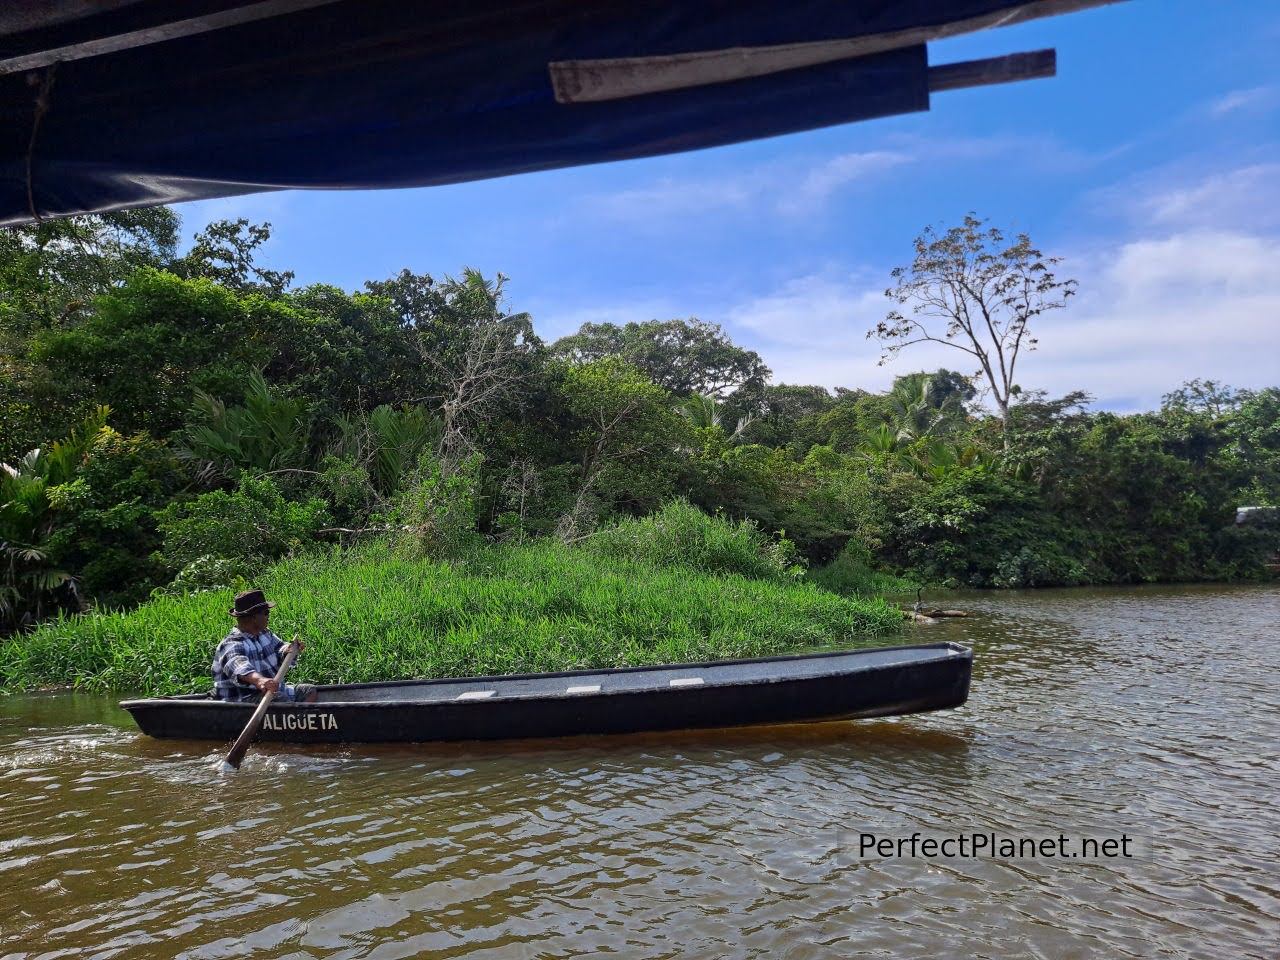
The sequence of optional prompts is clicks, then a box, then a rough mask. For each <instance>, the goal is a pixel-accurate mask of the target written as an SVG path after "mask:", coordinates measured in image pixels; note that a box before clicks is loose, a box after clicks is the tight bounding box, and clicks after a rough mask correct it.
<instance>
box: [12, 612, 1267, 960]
mask: <svg viewBox="0 0 1280 960" xmlns="http://www.w3.org/2000/svg"><path fill="white" fill-rule="evenodd" d="M949 602H950V603H957V602H958V603H961V604H962V605H964V606H966V607H967V608H969V609H971V610H973V611H975V612H976V613H978V614H979V616H978V617H976V618H974V619H970V620H963V621H960V620H957V621H950V622H946V623H941V624H939V625H937V626H934V627H923V628H919V629H918V631H917V635H918V637H919V639H929V640H932V639H939V640H941V639H953V640H959V641H961V642H968V643H970V644H972V646H973V647H974V649H975V655H976V659H975V677H974V687H973V696H972V698H971V699H970V701H969V703H968V705H966V706H965V707H964V708H962V709H960V710H956V711H948V712H944V713H938V714H933V715H928V716H922V717H910V718H902V719H899V720H894V721H875V722H862V723H846V724H824V725H817V726H808V727H785V728H769V729H756V730H736V731H713V732H701V733H696V734H677V735H669V734H667V735H653V736H638V737H620V738H592V739H581V740H573V741H558V742H550V741H546V742H538V743H521V744H487V745H472V746H465V745H464V746H452V747H444V746H436V747H413V748H404V747H396V748H385V747H342V748H336V747H335V748H322V747H311V748H305V749H303V748H290V747H279V746H263V747H260V748H256V749H255V750H254V751H252V752H251V753H250V756H249V759H248V760H247V761H246V763H245V766H244V768H243V769H242V771H241V772H240V773H239V774H237V775H231V776H225V775H221V774H218V773H217V772H215V771H214V769H213V767H214V766H215V764H216V761H217V760H218V758H219V757H220V755H221V748H220V747H219V746H215V745H213V744H181V743H173V742H168V741H156V740H148V739H145V738H143V737H141V736H140V735H139V734H137V733H136V732H135V730H134V729H133V728H132V727H131V726H130V723H129V720H128V718H127V716H125V715H124V714H122V713H120V712H119V711H117V710H116V709H115V707H114V704H113V702H112V701H110V700H107V699H105V698H95V697H84V696H73V695H69V694H57V695H44V696H37V697H9V698H0V891H2V892H3V899H2V901H0V955H2V956H4V957H61V956H95V957H148V958H150V957H192V958H195V957H201V958H212V957H240V956H255V957H290V958H302V957H316V958H320V957H325V958H356V957H361V958H364V957H367V958H376V960H390V958H395V957H413V956H433V957H468V958H494V957H503V958H505V957H569V956H590V955H595V954H597V953H606V952H609V953H613V954H614V955H617V956H622V957H630V956H636V957H689V956H698V957H720V956H725V957H770V958H773V957H778V958H788V957H794V958H804V957H902V956H933V955H936V956H939V957H951V956H956V957H959V956H973V957H1001V958H1005V957H1045V958H1075V957H1080V958H1091V957H1144V958H1145V957H1224V958H1227V957H1230V958H1237V957H1255V958H1275V957H1277V956H1280V923H1278V921H1277V918H1278V917H1280V814H1278V813H1277V803H1276V801H1277V788H1280V752H1278V751H1280V747H1278V744H1280V670H1278V669H1277V666H1276V660H1277V656H1278V655H1280V644H1278V643H1277V641H1276V636H1277V630H1278V629H1280V628H1278V627H1277V624H1280V589H1276V588H1274V587H1267V588H1241V589H1221V588H1198V587H1192V588H1179V589H1142V590H1125V591H1118V590H1117V591H1092V590H1090V591H1084V590H1080V591H1055V592H1035V593H1026V594H1001V595H981V596H976V597H967V598H964V599H963V600H962V601H956V600H951V601H949ZM865 831H872V832H876V833H877V835H881V836H892V837H900V836H902V837H905V836H909V835H910V834H911V833H912V832H913V831H920V832H923V833H927V834H929V835H932V836H936V837H940V836H946V835H955V834H958V833H962V832H973V831H1000V832H1001V833H1003V834H1006V835H1015V836H1017V835H1034V836H1045V835H1054V834H1058V833H1061V834H1064V835H1067V836H1069V837H1071V838H1073V839H1074V838H1076V837H1081V836H1092V837H1098V838H1102V837H1118V836H1120V835H1121V834H1126V835H1130V836H1133V837H1134V838H1136V846H1135V847H1134V848H1133V849H1134V850H1135V851H1136V852H1137V854H1138V856H1136V857H1135V858H1132V859H1115V860H1108V859H1093V860H1078V859H1077V860H1063V859H1056V858H1054V859H1046V858H1039V859H1009V858H1004V859H997V858H991V857H982V858H976V859H975V858H968V859H957V858H953V859H931V860H930V859H924V858H922V857H914V858H913V857H910V856H905V857H901V858H893V859H875V858H862V857H860V856H859V852H858V846H859V845H858V843H857V836H858V834H859V833H860V832H865Z"/></svg>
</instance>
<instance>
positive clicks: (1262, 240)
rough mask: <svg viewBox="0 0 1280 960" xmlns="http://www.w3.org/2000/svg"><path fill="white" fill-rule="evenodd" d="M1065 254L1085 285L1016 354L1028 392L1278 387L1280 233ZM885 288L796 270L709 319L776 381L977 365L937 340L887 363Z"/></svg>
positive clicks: (1202, 236) (1147, 399)
mask: <svg viewBox="0 0 1280 960" xmlns="http://www.w3.org/2000/svg"><path fill="white" fill-rule="evenodd" d="M1067 261H1068V263H1067V265H1070V264H1072V263H1074V264H1075V265H1076V266H1077V267H1078V269H1077V270H1076V271H1074V272H1073V275H1075V276H1076V277H1077V279H1079V281H1080V289H1081V291H1082V293H1081V295H1080V296H1079V297H1077V298H1075V299H1074V300H1073V301H1072V302H1071V303H1070V304H1069V305H1068V307H1067V308H1066V309H1065V310H1062V311H1055V312H1052V313H1050V314H1048V315H1046V316H1045V317H1044V318H1042V319H1041V320H1040V321H1039V322H1038V323H1037V324H1036V325H1035V326H1034V328H1033V332H1034V333H1035V335H1036V336H1037V337H1038V338H1039V340H1040V346H1039V348H1038V349H1037V350H1036V351H1034V352H1025V353H1024V354H1023V355H1022V356H1021V357H1020V358H1019V362H1018V370H1017V379H1018V381H1019V382H1020V383H1021V384H1022V385H1023V387H1024V388H1026V389H1046V390H1048V391H1049V392H1050V393H1051V394H1055V395H1061V394H1065V393H1067V392H1069V391H1072V390H1079V389H1083V390H1086V391H1088V392H1089V393H1091V394H1093V395H1094V396H1095V397H1096V398H1097V400H1098V405H1099V406H1100V407H1102V408H1106V409H1118V410H1132V409H1154V408H1155V407H1156V406H1158V404H1159V401H1160V397H1161V396H1162V395H1163V394H1165V393H1167V392H1169V391H1170V390H1171V389H1173V388H1174V387H1176V386H1177V385H1178V384H1180V383H1182V382H1183V381H1185V380H1189V379H1192V378H1194V377H1206V378H1210V379H1214V380H1221V381H1225V382H1227V383H1231V384H1233V385H1235V386H1242V387H1254V388H1257V387H1263V386H1270V385H1276V384H1280V239H1277V238H1269V237H1261V236H1255V235H1249V234H1243V233H1233V232H1221V231H1216V232H1215V231H1192V232H1182V233H1175V234H1171V235H1169V236H1166V237H1163V238H1160V239H1147V240H1137V241H1133V242H1128V243H1117V244H1113V245H1109V246H1106V247H1103V248H1101V249H1098V250H1096V251H1094V252H1093V253H1092V254H1090V255H1089V256H1082V257H1075V258H1072V257H1068V258H1067ZM1063 275H1064V276H1065V275H1066V274H1063ZM883 287H884V284H883V282H880V283H877V282H875V280H874V274H868V275H856V276H848V275H846V276H839V275H832V274H818V275H811V276H805V277H798V278H796V279H793V280H791V281H789V282H787V283H784V284H783V285H781V286H780V287H779V288H778V289H777V290H775V291H773V292H770V293H768V294H766V295H764V296H760V297H757V298H753V299H751V300H748V301H745V302H742V303H740V304H737V305H736V306H733V307H732V308H730V309H728V310H727V311H726V312H725V314H724V316H723V317H709V318H710V319H716V320H720V321H721V322H723V323H724V326H725V328H726V330H728V331H729V333H730V334H731V335H732V336H734V337H736V338H737V339H739V340H740V341H744V342H748V341H749V342H750V345H751V346H753V347H755V348H756V349H757V350H759V351H760V353H761V355H762V356H763V357H764V359H765V361H766V362H767V363H768V364H769V365H770V366H771V367H772V368H773V370H774V379H775V381H777V382H788V383H818V384H823V385H826V386H829V387H834V386H847V387H863V388H867V389H884V388H886V387H888V385H889V384H890V383H891V382H892V379H893V377H894V376H897V375H900V374H904V373H908V372H910V371H913V370H921V369H934V368H937V367H939V366H945V367H948V368H950V369H953V370H960V371H962V372H966V373H970V372H973V368H974V367H975V363H974V360H973V359H972V358H971V357H970V356H968V355H967V354H964V353H961V352H959V351H958V350H955V349H953V348H948V347H944V346H941V345H935V344H922V345H919V346H913V347H909V348H908V349H906V350H905V351H903V352H902V353H901V354H900V355H899V356H898V358H896V359H895V360H892V361H890V362H888V363H886V364H885V365H884V366H883V367H878V366H877V361H878V360H879V357H880V352H879V345H878V343H877V342H876V341H873V340H866V339H865V335H866V331H867V330H869V329H870V328H871V327H872V326H874V325H875V324H876V323H877V322H878V321H879V320H881V319H883V317H884V315H885V313H886V311H887V309H888V306H889V304H888V302H887V301H886V300H885V298H884V296H883Z"/></svg>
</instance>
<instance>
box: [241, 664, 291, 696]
mask: <svg viewBox="0 0 1280 960" xmlns="http://www.w3.org/2000/svg"><path fill="white" fill-rule="evenodd" d="M236 679H237V680H239V681H240V682H241V683H247V684H248V685H249V686H251V687H256V688H257V689H258V690H259V691H260V692H262V693H266V692H267V691H268V690H272V691H274V692H276V693H279V692H280V684H279V683H277V682H276V678H275V677H264V676H263V675H262V674H260V673H258V672H257V671H256V670H255V671H253V672H252V673H243V674H241V675H240V676H238V677H236Z"/></svg>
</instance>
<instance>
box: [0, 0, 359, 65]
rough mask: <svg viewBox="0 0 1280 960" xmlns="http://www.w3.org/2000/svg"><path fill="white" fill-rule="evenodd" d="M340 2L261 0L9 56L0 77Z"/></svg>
mask: <svg viewBox="0 0 1280 960" xmlns="http://www.w3.org/2000/svg"><path fill="white" fill-rule="evenodd" d="M338 2H341V0H259V2H257V3H248V4H245V5H243V6H239V7H233V8H232V9H230V10H219V11H218V12H216V13H210V14H206V15H205V16H201V17H191V18H189V19H187V20H175V21H173V22H171V23H161V24H157V25H156V26H154V27H147V28H145V29H142V30H131V31H129V32H128V33H121V34H117V35H115V36H110V37H99V38H97V39H95V40H86V41H84V42H83V43H72V44H68V45H67V46H65V47H57V48H54V49H52V50H38V51H36V52H34V53H26V54H22V55H21V56H17V57H10V58H9V59H7V60H0V77H2V76H5V75H6V74H10V73H21V72H23V71H25V70H38V69H40V68H41V67H47V66H49V65H50V64H54V63H63V62H66V61H68V60H83V59H85V58H86V57H98V56H101V55H102V54H104V53H119V52H120V51H122V50H132V49H134V48H135V47H145V46H148V45H150V44H153V43H163V42H164V41H166V40H176V39H178V38H180V37H192V36H195V35H197V34H201V33H208V32H210V31H212V30H223V29H226V28H227V27H235V26H239V25H240V24H242V23H252V22H254V21H255V20H265V19H267V18H268V17H279V16H283V15H284V14H286V13H296V12H297V11H299V10H309V9H311V8H312V7H323V6H326V5H327V4H330V3H338Z"/></svg>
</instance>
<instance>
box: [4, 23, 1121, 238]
mask: <svg viewBox="0 0 1280 960" xmlns="http://www.w3.org/2000/svg"><path fill="white" fill-rule="evenodd" d="M1109 2H1116V0H1034V2H1028V0H895V2H892V3H887V2H884V0H786V2H779V0H595V2H591V3H584V2H582V0H470V2H468V3H454V2H438V0H437V2H417V3H406V2H404V0H256V2H248V0H181V2H175V0H42V2H36V0H18V2H16V3H6V4H3V5H0V117H3V121H2V122H0V131H2V137H3V139H2V140H0V224H3V225H13V224H20V223H24V222H30V221H33V220H39V219H42V218H45V217H59V216H68V215H73V214H79V213H89V212H104V211H111V210H120V209H125V208H129V207H135V206H147V205H154V204H160V203H171V202H175V201H182V200H192V199H201V198H210V197H221V196H229V195H235V194H243V193H251V192H255V191H262V190H277V189H285V188H309V189H332V188H374V187H411V186H428V185H433V184H445V183H456V182H460V181H465V180H476V179H482V178H486V177H497V176H505V175H508V174H515V173H524V172H529V171H535V170H548V169H553V168H556V167H565V166H571V165H575V164H586V163H599V162H603V161H609V160H622V159H626V158H631V157H644V156H653V155H657V154H665V153H674V152H678V151H683V150H693V149H698V148H701V147H711V146H718V145H721V144H728V143H734V142H738V141H743V140H750V139H754V138H759V137H769V136H775V135H778V134H783V133H790V132H794V131H800V130H808V129H813V128H817V127H823V126H828V125H832V124H841V123H849V122H853V121H858V120H867V119H870V118H873V117H884V116H889V115H893V114H902V113H908V112H911V111H919V110H927V109H929V98H930V94H931V93H933V92H937V91H939V90H947V89H953V88H956V87H965V86H975V85H981V84H988V83H1000V82H1006V81H1009V80H1018V79H1026V78H1030V77H1038V76H1049V75H1052V73H1053V72H1054V55H1053V51H1052V50H1042V51H1035V52H1032V53H1023V54H1014V55H1011V56H1007V57H998V58H995V59H991V60H981V61H972V62H969V63H962V64H942V65H938V64H932V65H931V64H930V63H929V58H928V51H927V44H928V43H929V41H931V40H936V39H940V38H944V37H948V36H952V35H955V34H958V33H964V32H968V31H973V30H980V29H986V28H988V27H994V26H1002V25H1005V24H1010V23H1017V22H1021V21H1024V20H1028V19H1033V18H1037V17H1044V16H1050V15H1054V14H1058V13H1066V12H1072V11H1075V10H1080V9H1083V8H1086V7H1092V6H1100V5H1103V4H1105V3H1109Z"/></svg>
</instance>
